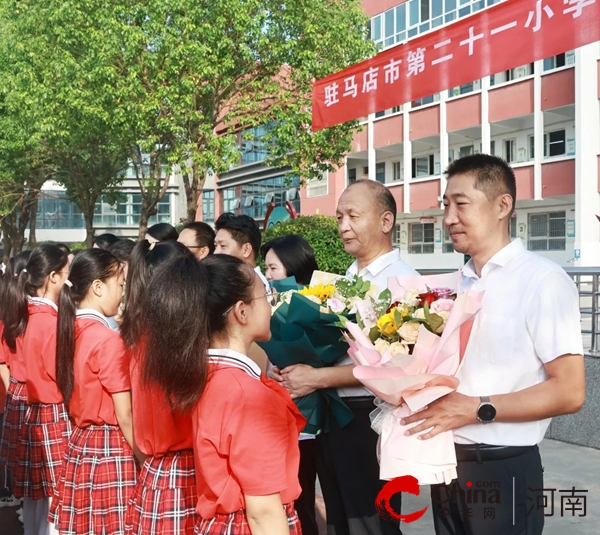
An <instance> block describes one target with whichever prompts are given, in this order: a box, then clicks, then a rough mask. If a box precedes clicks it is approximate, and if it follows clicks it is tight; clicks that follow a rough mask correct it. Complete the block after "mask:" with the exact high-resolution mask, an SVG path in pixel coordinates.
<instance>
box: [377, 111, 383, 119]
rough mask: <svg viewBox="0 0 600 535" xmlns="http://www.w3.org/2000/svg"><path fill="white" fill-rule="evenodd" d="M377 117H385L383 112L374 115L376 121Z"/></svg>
mask: <svg viewBox="0 0 600 535" xmlns="http://www.w3.org/2000/svg"><path fill="white" fill-rule="evenodd" d="M379 117H385V110H383V111H378V112H376V113H375V119H378V118H379Z"/></svg>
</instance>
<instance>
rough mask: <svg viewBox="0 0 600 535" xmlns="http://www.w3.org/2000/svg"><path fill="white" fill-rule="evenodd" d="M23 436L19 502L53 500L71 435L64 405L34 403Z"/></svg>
mask: <svg viewBox="0 0 600 535" xmlns="http://www.w3.org/2000/svg"><path fill="white" fill-rule="evenodd" d="M24 424H25V425H24V426H23V427H22V429H21V433H20V435H19V449H18V452H17V454H18V455H17V466H16V468H15V470H14V472H13V479H14V482H13V493H14V495H15V496H17V497H18V498H32V499H33V500H39V499H41V498H47V497H48V498H51V497H52V496H53V495H54V490H55V489H56V486H57V484H58V478H59V476H60V471H61V468H62V462H63V455H64V453H65V449H66V447H67V443H68V441H69V436H70V435H71V421H70V420H69V415H68V414H67V411H66V409H65V405H64V403H53V404H45V403H32V404H31V405H29V407H28V409H27V413H26V414H25V420H24Z"/></svg>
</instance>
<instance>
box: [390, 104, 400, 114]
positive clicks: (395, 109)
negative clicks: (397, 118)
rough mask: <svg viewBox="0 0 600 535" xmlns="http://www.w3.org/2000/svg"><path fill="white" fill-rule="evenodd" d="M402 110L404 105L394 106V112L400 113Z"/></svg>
mask: <svg viewBox="0 0 600 535" xmlns="http://www.w3.org/2000/svg"><path fill="white" fill-rule="evenodd" d="M401 111H402V105H400V106H394V107H393V108H392V113H400V112H401Z"/></svg>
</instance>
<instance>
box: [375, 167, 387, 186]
mask: <svg viewBox="0 0 600 535" xmlns="http://www.w3.org/2000/svg"><path fill="white" fill-rule="evenodd" d="M375 180H377V182H380V183H381V184H385V162H381V163H378V164H377V165H376V166H375Z"/></svg>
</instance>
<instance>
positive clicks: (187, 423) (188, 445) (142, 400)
mask: <svg viewBox="0 0 600 535" xmlns="http://www.w3.org/2000/svg"><path fill="white" fill-rule="evenodd" d="M129 353H130V356H131V359H130V362H129V373H130V376H131V401H132V404H133V421H134V422H135V425H134V426H133V433H134V436H135V442H136V444H137V446H138V447H139V448H140V450H142V452H143V453H145V454H146V455H152V456H154V457H163V456H164V455H166V454H167V453H168V452H174V451H181V450H191V449H192V416H191V414H181V413H177V412H174V411H172V410H171V407H170V405H169V403H168V401H167V399H166V397H165V396H164V394H163V393H162V392H161V391H160V389H158V388H156V387H149V386H147V385H145V384H143V383H142V378H141V369H140V362H139V359H140V357H139V352H137V351H133V350H132V351H130V352H129Z"/></svg>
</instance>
